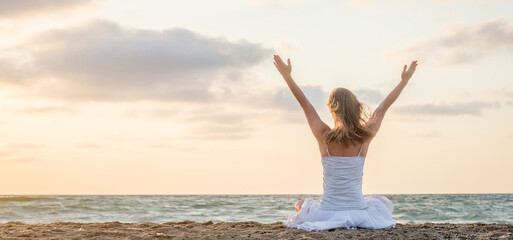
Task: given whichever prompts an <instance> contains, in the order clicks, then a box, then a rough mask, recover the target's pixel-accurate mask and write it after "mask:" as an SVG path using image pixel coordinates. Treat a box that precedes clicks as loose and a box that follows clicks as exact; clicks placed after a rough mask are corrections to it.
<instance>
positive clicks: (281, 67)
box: [274, 55, 292, 77]
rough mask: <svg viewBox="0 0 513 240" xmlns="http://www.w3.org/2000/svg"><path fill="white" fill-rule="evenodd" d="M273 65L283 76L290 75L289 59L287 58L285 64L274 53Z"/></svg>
mask: <svg viewBox="0 0 513 240" xmlns="http://www.w3.org/2000/svg"><path fill="white" fill-rule="evenodd" d="M274 66H276V68H277V69H278V71H279V72H280V73H281V75H282V76H283V77H286V76H290V73H291V72H292V65H291V64H290V59H287V64H285V63H284V62H283V60H281V57H280V56H278V55H274Z"/></svg>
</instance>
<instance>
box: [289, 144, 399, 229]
mask: <svg viewBox="0 0 513 240" xmlns="http://www.w3.org/2000/svg"><path fill="white" fill-rule="evenodd" d="M360 153H361V149H360ZM360 153H358V156H356V157H339V156H330V155H329V151H328V156H323V157H322V166H323V189H324V192H323V194H322V199H321V201H317V200H313V199H305V201H304V202H303V205H302V207H301V209H300V210H299V212H296V213H293V214H291V215H290V216H289V218H288V220H287V222H285V225H286V226H287V227H289V228H299V229H305V230H309V231H320V230H328V229H333V228H347V229H355V228H357V227H361V228H369V229H383V228H391V227H395V224H396V221H395V220H394V219H393V218H392V212H393V210H394V204H393V203H392V202H391V201H390V200H389V199H388V198H386V197H383V196H368V197H363V194H362V178H363V165H364V163H365V157H363V156H360Z"/></svg>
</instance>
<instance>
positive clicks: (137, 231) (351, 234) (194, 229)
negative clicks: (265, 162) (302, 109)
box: [0, 221, 513, 239]
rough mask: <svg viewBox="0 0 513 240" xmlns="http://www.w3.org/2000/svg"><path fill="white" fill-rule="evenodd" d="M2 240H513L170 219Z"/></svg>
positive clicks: (12, 225) (442, 232)
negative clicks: (316, 230) (303, 228)
mask: <svg viewBox="0 0 513 240" xmlns="http://www.w3.org/2000/svg"><path fill="white" fill-rule="evenodd" d="M0 238H2V239H447V238H450V239H513V225H512V224H502V223H501V224H495V223H493V224H483V223H472V224H448V223H426V224H415V225H414V224H398V225H397V227H396V228H393V229H386V230H369V229H356V230H347V229H334V230H330V231H321V232H308V231H304V230H299V229H289V228H286V227H285V226H284V225H283V223H281V222H275V223H269V224H262V223H257V222H219V223H213V222H211V221H209V222H202V223H200V222H193V221H184V222H168V223H120V222H107V223H72V222H57V223H49V224H25V223H21V222H8V223H3V224H0Z"/></svg>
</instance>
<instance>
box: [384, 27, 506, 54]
mask: <svg viewBox="0 0 513 240" xmlns="http://www.w3.org/2000/svg"><path fill="white" fill-rule="evenodd" d="M406 45H407V46H406V47H404V48H399V49H395V50H392V51H390V52H387V53H385V55H386V56H388V57H391V58H399V59H404V58H408V57H406V56H416V58H418V59H422V62H426V61H430V62H435V63H440V64H464V63H470V62H475V61H479V60H481V59H483V58H485V57H489V56H491V55H493V54H495V53H502V52H504V51H508V52H512V51H513V24H512V23H510V22H509V21H508V19H506V18H504V17H499V18H494V19H490V20H487V21H483V22H479V23H476V24H473V25H461V24H451V25H448V26H446V27H445V32H444V33H442V34H441V36H439V37H431V38H427V39H422V40H416V41H412V42H410V43H409V44H406Z"/></svg>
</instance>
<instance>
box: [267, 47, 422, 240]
mask: <svg viewBox="0 0 513 240" xmlns="http://www.w3.org/2000/svg"><path fill="white" fill-rule="evenodd" d="M274 65H275V66H276V68H277V69H278V71H279V72H280V73H281V75H282V76H283V78H284V79H285V82H286V83H287V85H288V86H289V88H290V90H291V91H292V93H293V94H294V97H295V98H296V99H297V101H298V102H299V104H300V105H301V107H302V108H303V111H304V113H305V115H306V119H307V121H308V125H309V126H310V129H311V130H312V132H313V135H314V136H315V138H316V139H317V142H318V144H319V151H320V152H321V156H322V166H323V170H324V171H323V175H324V176H323V188H324V192H323V194H322V198H321V201H320V202H319V201H316V200H313V199H305V200H300V201H298V202H297V203H296V213H294V214H292V215H290V217H289V219H288V220H287V222H286V223H285V225H287V226H288V227H291V228H300V229H305V230H327V229H332V228H339V227H345V228H348V229H349V228H356V227H362V228H370V229H381V228H391V227H394V226H395V220H394V219H393V218H392V211H393V209H394V204H393V203H392V202H390V200H388V198H386V197H382V196H369V197H365V198H364V197H363V195H362V176H363V164H364V161H365V156H366V155H367V152H368V150H369V144H370V142H371V141H372V139H373V138H374V136H376V133H377V132H378V130H379V127H380V126H381V122H382V121H383V118H384V117H385V113H386V112H387V110H388V108H390V106H391V105H392V103H394V102H395V100H396V99H397V97H399V94H401V91H402V90H403V88H404V87H405V86H406V84H407V83H408V81H409V80H410V78H411V76H412V75H413V73H414V72H415V68H416V67H417V61H413V62H412V63H411V65H410V67H409V68H407V66H406V65H404V68H403V72H402V74H401V81H400V82H399V84H398V85H397V86H396V87H395V88H394V90H392V92H390V94H388V96H387V97H386V98H385V100H383V102H381V104H380V105H379V106H378V108H376V110H375V111H374V113H373V114H372V115H371V116H370V118H368V119H367V118H366V116H367V114H366V113H365V111H364V107H363V105H362V104H361V103H360V102H359V101H358V100H357V99H356V96H355V95H354V94H353V93H352V92H351V91H349V90H347V89H345V88H336V89H334V90H333V91H332V92H331V94H330V96H329V99H328V107H329V109H330V112H331V115H332V117H333V120H334V121H335V127H334V128H333V129H330V127H329V126H328V125H327V124H325V123H324V122H323V121H322V120H321V119H320V118H319V115H318V114H317V112H316V111H315V109H314V107H313V106H312V104H310V102H309V101H308V99H307V98H306V97H305V95H304V94H303V92H302V91H301V89H300V88H299V87H298V86H297V84H296V83H295V82H294V80H293V79H292V76H291V71H292V67H291V64H290V59H288V60H287V64H285V63H284V62H283V61H282V59H281V58H280V56H278V55H274Z"/></svg>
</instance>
